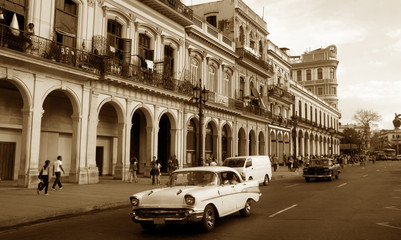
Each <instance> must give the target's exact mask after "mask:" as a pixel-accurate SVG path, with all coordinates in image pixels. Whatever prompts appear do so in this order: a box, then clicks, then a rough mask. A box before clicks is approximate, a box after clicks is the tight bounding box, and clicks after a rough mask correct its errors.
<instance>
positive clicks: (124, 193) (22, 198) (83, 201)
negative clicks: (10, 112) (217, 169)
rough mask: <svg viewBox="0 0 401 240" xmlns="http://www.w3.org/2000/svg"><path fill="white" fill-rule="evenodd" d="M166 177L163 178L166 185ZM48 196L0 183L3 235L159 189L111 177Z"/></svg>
mask: <svg viewBox="0 0 401 240" xmlns="http://www.w3.org/2000/svg"><path fill="white" fill-rule="evenodd" d="M291 176H294V177H295V176H302V172H301V171H299V172H288V170H287V168H286V167H280V168H279V169H278V170H277V172H273V177H272V181H273V182H274V181H276V180H280V179H283V178H286V177H291ZM167 180H168V177H167V176H162V177H161V182H162V183H166V182H167ZM52 183H53V179H52V180H51V181H50V187H49V188H50V190H49V191H48V193H49V195H47V196H45V195H44V191H42V192H41V193H40V195H39V196H38V195H37V194H36V189H26V188H18V187H16V182H12V181H2V182H1V183H0V212H1V214H0V231H1V230H4V229H7V228H10V227H14V226H20V225H29V224H34V223H39V222H43V221H47V220H51V219H57V218H62V217H66V216H71V215H77V214H83V213H87V212H91V211H95V210H104V209H109V208H114V207H123V206H126V207H127V211H129V209H130V202H129V196H130V195H131V194H133V193H136V192H140V191H144V190H147V189H152V188H156V187H159V186H157V185H151V180H150V178H145V177H139V178H138V183H128V182H122V181H120V180H112V178H111V177H101V178H100V183H99V184H86V185H78V184H71V183H63V189H62V190H55V191H52V190H51V184H52Z"/></svg>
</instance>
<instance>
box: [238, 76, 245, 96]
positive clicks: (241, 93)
mask: <svg viewBox="0 0 401 240" xmlns="http://www.w3.org/2000/svg"><path fill="white" fill-rule="evenodd" d="M244 90H245V79H244V78H243V77H241V78H240V83H239V99H241V100H243V99H244V96H245V95H244Z"/></svg>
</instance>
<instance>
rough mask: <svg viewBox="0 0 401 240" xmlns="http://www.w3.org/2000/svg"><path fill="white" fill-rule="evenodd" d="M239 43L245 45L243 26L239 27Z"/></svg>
mask: <svg viewBox="0 0 401 240" xmlns="http://www.w3.org/2000/svg"><path fill="white" fill-rule="evenodd" d="M239 42H240V43H241V45H245V33H244V29H243V28H242V26H241V27H239Z"/></svg>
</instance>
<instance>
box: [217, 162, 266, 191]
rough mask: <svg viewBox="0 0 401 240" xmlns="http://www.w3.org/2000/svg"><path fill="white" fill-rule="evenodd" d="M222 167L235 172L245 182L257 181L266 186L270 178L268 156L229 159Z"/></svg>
mask: <svg viewBox="0 0 401 240" xmlns="http://www.w3.org/2000/svg"><path fill="white" fill-rule="evenodd" d="M223 166H227V167H231V168H234V169H235V170H237V171H238V172H239V173H240V174H241V177H242V178H243V179H245V180H258V182H259V183H263V185H265V186H266V185H267V184H268V183H269V181H270V180H271V178H272V167H271V162H270V158H269V156H241V157H229V158H226V159H225V160H224V162H223Z"/></svg>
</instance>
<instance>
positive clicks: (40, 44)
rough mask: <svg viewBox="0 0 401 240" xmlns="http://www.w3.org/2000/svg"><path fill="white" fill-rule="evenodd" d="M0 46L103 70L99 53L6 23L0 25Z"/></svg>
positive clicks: (60, 61) (72, 65)
mask: <svg viewBox="0 0 401 240" xmlns="http://www.w3.org/2000/svg"><path fill="white" fill-rule="evenodd" d="M13 32H14V33H13ZM0 46H1V48H4V49H10V50H14V51H17V52H21V53H24V54H26V55H28V56H32V57H35V58H41V59H44V60H48V61H52V62H54V63H60V64H63V65H68V66H70V67H73V68H77V69H80V70H85V71H87V72H91V73H95V74H101V73H102V72H103V58H102V56H100V55H96V54H92V53H90V52H88V51H85V50H82V49H76V48H72V47H69V46H65V45H62V44H59V43H57V42H53V41H51V40H49V39H46V38H42V37H39V36H36V35H27V34H26V33H25V32H24V31H20V30H17V29H13V28H10V27H9V26H6V25H0Z"/></svg>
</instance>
